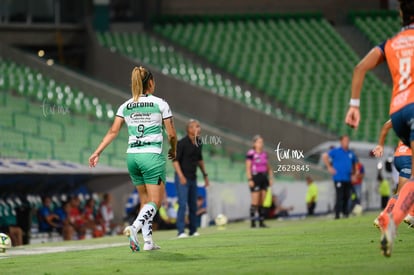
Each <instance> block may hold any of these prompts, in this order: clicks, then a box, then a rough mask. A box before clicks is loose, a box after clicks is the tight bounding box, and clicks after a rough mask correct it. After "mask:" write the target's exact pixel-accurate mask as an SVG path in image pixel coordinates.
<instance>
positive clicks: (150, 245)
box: [144, 242, 161, 251]
mask: <svg viewBox="0 0 414 275" xmlns="http://www.w3.org/2000/svg"><path fill="white" fill-rule="evenodd" d="M160 248H161V247H159V246H158V245H156V244H155V243H154V242H145V243H144V251H150V250H158V249H160Z"/></svg>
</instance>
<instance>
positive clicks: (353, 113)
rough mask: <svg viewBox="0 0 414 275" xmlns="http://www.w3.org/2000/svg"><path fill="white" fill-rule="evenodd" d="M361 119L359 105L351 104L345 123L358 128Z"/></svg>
mask: <svg viewBox="0 0 414 275" xmlns="http://www.w3.org/2000/svg"><path fill="white" fill-rule="evenodd" d="M360 120H361V114H360V112H359V107H353V106H350V107H349V109H348V112H347V113H346V117H345V123H346V124H347V125H349V126H350V127H352V128H355V129H356V128H358V125H359V121H360Z"/></svg>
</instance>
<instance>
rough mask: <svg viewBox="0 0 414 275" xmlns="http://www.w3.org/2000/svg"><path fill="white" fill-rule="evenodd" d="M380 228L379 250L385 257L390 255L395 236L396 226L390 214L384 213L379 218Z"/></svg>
mask: <svg viewBox="0 0 414 275" xmlns="http://www.w3.org/2000/svg"><path fill="white" fill-rule="evenodd" d="M378 220H379V224H380V228H381V243H380V244H381V251H382V255H384V256H385V257H391V252H392V247H393V245H394V239H395V236H396V226H395V222H394V219H393V218H392V215H390V214H389V213H385V214H383V215H381V216H380V217H379V218H378Z"/></svg>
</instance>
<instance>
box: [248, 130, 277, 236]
mask: <svg viewBox="0 0 414 275" xmlns="http://www.w3.org/2000/svg"><path fill="white" fill-rule="evenodd" d="M246 176H247V180H248V182H249V187H250V194H251V205H250V221H251V225H250V226H251V227H252V228H255V227H256V220H257V218H256V215H257V214H258V216H259V226H260V227H266V225H265V224H264V219H265V212H266V210H265V208H264V207H263V202H264V199H265V197H266V192H267V189H268V187H270V186H272V184H273V169H272V167H271V166H270V164H269V158H268V155H267V153H266V152H265V151H264V142H263V138H262V137H261V136H260V135H256V136H254V137H253V148H252V149H250V150H249V151H247V154H246Z"/></svg>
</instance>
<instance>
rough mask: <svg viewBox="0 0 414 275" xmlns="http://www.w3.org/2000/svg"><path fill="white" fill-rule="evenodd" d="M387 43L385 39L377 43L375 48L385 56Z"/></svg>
mask: <svg viewBox="0 0 414 275" xmlns="http://www.w3.org/2000/svg"><path fill="white" fill-rule="evenodd" d="M386 43H387V40H385V41H383V42H381V43H380V44H379V45H377V48H378V49H379V50H380V51H381V52H382V55H383V56H385V44H386Z"/></svg>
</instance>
